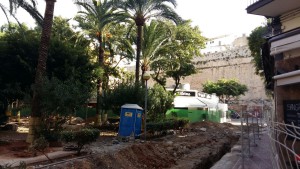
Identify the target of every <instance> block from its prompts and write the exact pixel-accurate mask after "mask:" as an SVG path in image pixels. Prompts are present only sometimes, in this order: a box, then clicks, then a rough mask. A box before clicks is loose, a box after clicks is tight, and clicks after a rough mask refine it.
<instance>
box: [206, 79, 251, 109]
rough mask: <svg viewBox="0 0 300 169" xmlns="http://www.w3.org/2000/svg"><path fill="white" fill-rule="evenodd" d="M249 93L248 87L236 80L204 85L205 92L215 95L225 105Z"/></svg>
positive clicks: (209, 82) (208, 82)
mask: <svg viewBox="0 0 300 169" xmlns="http://www.w3.org/2000/svg"><path fill="white" fill-rule="evenodd" d="M247 91H248V88H247V86H246V85H243V84H240V83H238V81H237V80H235V79H220V80H218V81H217V82H211V81H207V82H205V83H204V84H203V92H205V93H209V94H213V93H215V94H216V95H217V96H218V97H220V98H221V99H222V100H223V102H224V103H226V102H228V101H229V100H231V99H236V98H237V97H238V96H240V95H245V92H247Z"/></svg>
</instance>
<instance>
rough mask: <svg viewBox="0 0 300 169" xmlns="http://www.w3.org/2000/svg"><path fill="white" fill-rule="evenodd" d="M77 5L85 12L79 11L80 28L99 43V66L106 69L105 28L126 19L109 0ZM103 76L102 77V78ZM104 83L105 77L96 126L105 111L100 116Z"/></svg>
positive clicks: (78, 3)
mask: <svg viewBox="0 0 300 169" xmlns="http://www.w3.org/2000/svg"><path fill="white" fill-rule="evenodd" d="M76 4H77V5H78V6H80V7H82V8H84V10H81V11H79V12H78V13H79V14H80V15H79V16H77V18H76V19H77V21H78V22H79V27H81V28H82V29H83V30H84V31H86V33H87V34H88V35H89V37H90V38H91V39H92V40H96V42H97V43H98V44H97V45H98V64H99V66H100V68H102V69H104V43H103V38H104V37H103V35H104V32H105V28H106V27H107V26H108V25H109V24H110V23H112V22H115V21H117V20H121V19H122V18H124V15H122V14H121V13H120V12H116V8H114V6H113V1H109V0H103V1H101V0H89V1H86V2H79V1H78V2H76ZM101 76H102V77H101ZM102 82H103V75H100V76H99V77H98V79H97V106H96V116H97V120H96V125H97V126H98V125H100V119H101V118H100V117H103V115H104V114H103V111H102V114H101V116H100V108H101V105H100V103H101V99H102Z"/></svg>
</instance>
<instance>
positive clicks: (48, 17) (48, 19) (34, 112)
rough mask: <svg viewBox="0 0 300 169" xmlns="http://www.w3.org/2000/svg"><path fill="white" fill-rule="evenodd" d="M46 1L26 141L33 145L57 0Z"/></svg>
mask: <svg viewBox="0 0 300 169" xmlns="http://www.w3.org/2000/svg"><path fill="white" fill-rule="evenodd" d="M45 1H46V9H45V15H44V22H43V27H42V36H41V42H40V48H39V56H38V64H37V68H36V75H35V86H34V91H33V99H32V105H31V119H30V126H29V134H28V136H27V139H26V141H27V142H29V143H32V142H33V141H34V139H35V138H36V132H35V131H36V129H37V128H38V127H39V125H40V117H41V114H42V112H41V99H42V95H41V89H42V87H43V81H44V78H45V77H46V63H47V57H48V48H49V46H50V36H51V29H52V24H53V13H54V5H55V2H56V0H45Z"/></svg>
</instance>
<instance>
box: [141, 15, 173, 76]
mask: <svg viewBox="0 0 300 169" xmlns="http://www.w3.org/2000/svg"><path fill="white" fill-rule="evenodd" d="M171 36H172V31H171V29H170V28H169V26H168V25H167V23H164V22H159V21H154V20H153V21H151V23H150V25H145V26H144V34H143V42H142V56H141V59H142V63H141V70H142V76H143V74H144V73H145V71H148V70H149V68H150V65H151V63H152V62H155V61H156V60H159V59H160V57H161V52H162V51H163V50H164V48H165V47H166V46H168V45H169V43H170V38H171Z"/></svg>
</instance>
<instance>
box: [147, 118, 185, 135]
mask: <svg viewBox="0 0 300 169" xmlns="http://www.w3.org/2000/svg"><path fill="white" fill-rule="evenodd" d="M188 122H189V121H188V120H185V119H178V120H177V119H166V120H165V121H160V122H149V123H147V129H148V131H149V132H153V133H154V132H163V131H167V130H171V129H173V130H177V129H180V128H183V127H185V125H186V124H188Z"/></svg>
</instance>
